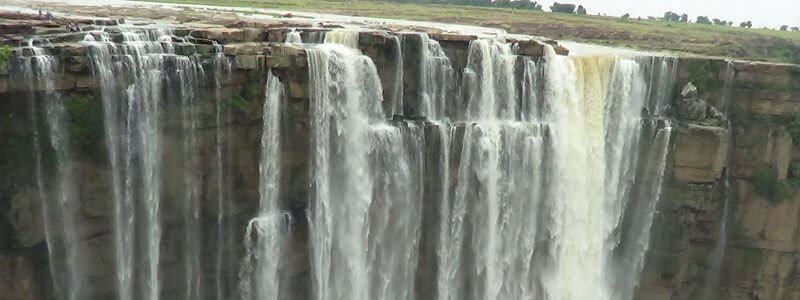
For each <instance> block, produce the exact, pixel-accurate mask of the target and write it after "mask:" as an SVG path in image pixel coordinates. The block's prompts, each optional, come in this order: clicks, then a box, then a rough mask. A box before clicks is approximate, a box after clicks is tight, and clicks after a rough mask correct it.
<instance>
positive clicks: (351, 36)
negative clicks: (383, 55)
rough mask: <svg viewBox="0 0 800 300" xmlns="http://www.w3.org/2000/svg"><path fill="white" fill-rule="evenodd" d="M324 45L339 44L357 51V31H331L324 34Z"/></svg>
mask: <svg viewBox="0 0 800 300" xmlns="http://www.w3.org/2000/svg"><path fill="white" fill-rule="evenodd" d="M325 44H340V45H345V46H347V47H348V48H352V49H358V31H348V30H331V31H328V32H326V33H325Z"/></svg>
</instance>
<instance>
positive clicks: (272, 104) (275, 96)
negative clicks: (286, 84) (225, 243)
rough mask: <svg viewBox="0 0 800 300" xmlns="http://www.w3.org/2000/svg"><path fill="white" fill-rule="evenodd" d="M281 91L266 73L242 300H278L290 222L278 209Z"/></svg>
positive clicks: (248, 226) (242, 281) (286, 213)
mask: <svg viewBox="0 0 800 300" xmlns="http://www.w3.org/2000/svg"><path fill="white" fill-rule="evenodd" d="M268 72H269V71H268ZM283 91H284V90H283V86H282V85H281V82H280V81H279V80H278V78H277V77H275V76H274V75H272V72H269V74H268V75H267V87H266V97H265V99H264V107H263V112H264V115H263V119H262V121H263V129H262V133H261V156H260V159H259V163H258V170H259V185H258V188H259V192H258V194H259V199H258V203H259V205H258V206H259V207H258V216H257V217H255V218H253V219H252V220H251V221H250V223H249V224H248V225H247V230H246V234H245V256H244V260H243V262H242V270H241V273H240V277H241V283H240V289H241V291H240V292H241V298H242V299H278V295H279V291H278V287H279V280H280V277H279V273H278V267H279V265H280V260H281V259H280V258H281V254H282V251H281V250H282V247H283V244H284V239H285V238H286V236H285V232H286V231H287V230H286V228H287V227H288V225H289V222H290V221H291V215H290V214H289V213H288V212H280V211H279V210H278V209H279V208H278V192H279V191H278V189H279V187H280V184H279V179H280V168H279V162H280V159H279V158H280V156H279V154H280V144H279V143H280V112H281V109H282V107H283V105H282V104H281V102H282V101H283V97H284V95H283V94H284V92H283ZM254 287H255V288H254ZM254 289H255V292H254V291H253V290H254Z"/></svg>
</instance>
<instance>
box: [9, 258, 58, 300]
mask: <svg viewBox="0 0 800 300" xmlns="http://www.w3.org/2000/svg"><path fill="white" fill-rule="evenodd" d="M0 270H2V272H0V295H2V298H3V299H8V300H33V299H40V298H41V297H40V296H41V295H40V291H39V289H40V288H39V286H38V284H37V281H39V280H47V278H36V276H37V273H36V270H35V269H34V263H33V261H32V259H31V258H30V257H29V256H22V255H17V254H3V253H0Z"/></svg>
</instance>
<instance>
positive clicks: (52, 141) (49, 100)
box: [12, 46, 86, 300]
mask: <svg viewBox="0 0 800 300" xmlns="http://www.w3.org/2000/svg"><path fill="white" fill-rule="evenodd" d="M28 49H30V50H31V52H32V54H33V55H32V56H30V57H23V58H19V59H18V60H17V61H16V64H15V65H12V74H14V75H15V76H19V78H18V79H19V80H21V81H23V82H27V83H28V86H29V87H30V88H31V91H30V93H31V97H34V93H36V91H35V90H36V89H37V88H38V89H39V90H40V91H39V92H38V93H40V95H41V97H42V98H43V100H42V102H43V109H44V116H45V123H46V125H47V127H46V128H47V135H48V136H49V143H48V144H47V145H48V149H52V152H53V153H54V154H55V155H54V158H53V159H54V163H55V166H56V168H55V173H54V176H53V177H54V180H53V183H52V187H49V186H46V185H45V183H46V178H45V177H44V176H45V173H46V172H45V171H44V169H43V164H44V163H45V161H44V159H43V150H42V146H41V144H40V143H41V142H40V140H39V138H40V133H39V128H38V126H39V124H38V119H39V117H38V116H37V114H39V112H38V109H37V107H38V105H37V102H38V101H37V100H35V99H32V100H31V116H32V120H33V123H34V129H33V136H34V140H33V143H34V145H33V148H34V152H35V153H34V156H35V165H36V170H35V175H36V186H37V191H38V195H39V198H40V201H41V203H42V215H43V219H44V231H45V240H46V241H47V249H48V255H49V259H50V262H51V264H50V275H51V277H52V280H53V283H54V286H55V289H56V291H58V292H57V294H58V295H59V299H69V300H74V299H81V298H82V297H84V294H85V293H86V291H85V286H84V284H85V276H86V275H85V261H84V258H83V256H82V253H83V252H84V251H82V250H81V249H82V247H81V245H80V244H79V242H78V231H77V230H76V225H77V224H76V223H77V221H78V218H79V215H78V212H79V210H78V206H77V205H78V198H77V196H78V195H77V186H76V184H75V182H74V180H75V174H74V167H73V157H72V150H71V149H70V148H71V147H70V137H69V133H68V132H67V130H66V119H65V118H66V117H67V116H66V107H65V103H64V100H63V99H62V97H61V95H60V94H59V93H58V92H57V91H56V87H55V81H54V72H55V71H56V64H57V62H56V60H55V58H54V57H52V56H49V55H47V54H45V53H44V50H43V49H41V48H38V47H33V46H29V47H28ZM13 68H17V69H16V70H14V69H13Z"/></svg>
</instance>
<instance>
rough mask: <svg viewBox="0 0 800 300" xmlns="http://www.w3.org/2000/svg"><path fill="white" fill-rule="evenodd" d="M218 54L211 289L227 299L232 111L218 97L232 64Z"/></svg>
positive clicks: (216, 59) (229, 283)
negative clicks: (214, 212)
mask: <svg viewBox="0 0 800 300" xmlns="http://www.w3.org/2000/svg"><path fill="white" fill-rule="evenodd" d="M214 47H215V53H217V55H216V56H215V57H214V60H213V68H214V74H215V76H214V78H213V84H214V100H215V102H214V108H215V110H214V128H215V130H214V139H215V141H214V145H215V146H214V154H215V156H216V157H215V158H216V163H215V168H216V172H217V176H216V179H215V181H214V186H215V187H216V195H214V196H215V200H216V201H215V202H216V210H217V215H216V220H215V221H216V223H215V227H216V230H215V240H216V241H215V247H214V266H215V268H214V270H215V274H214V290H215V293H216V299H218V300H221V299H227V298H226V295H227V294H228V292H229V287H230V286H231V276H229V275H227V274H226V273H225V272H224V270H223V266H225V265H226V264H232V263H234V262H235V260H233V259H231V257H232V254H231V253H230V252H232V250H231V249H230V248H232V244H233V241H234V238H233V233H232V231H233V228H232V227H233V225H232V224H231V223H232V222H231V221H230V220H229V219H228V218H226V217H225V215H226V212H227V211H228V210H230V207H231V198H232V194H233V191H232V189H233V185H232V183H231V182H232V179H231V176H232V173H233V170H232V169H233V167H232V164H233V157H232V155H231V139H230V136H231V135H232V134H231V129H230V126H228V125H230V123H225V122H230V120H231V119H232V117H231V109H230V106H229V105H226V103H225V102H224V99H223V97H222V94H221V92H220V91H221V90H222V84H223V83H224V82H223V81H229V79H230V77H231V73H232V72H233V64H232V62H231V61H230V60H229V59H227V58H226V57H225V56H224V54H223V53H222V51H221V50H222V46H221V45H218V44H214Z"/></svg>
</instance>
